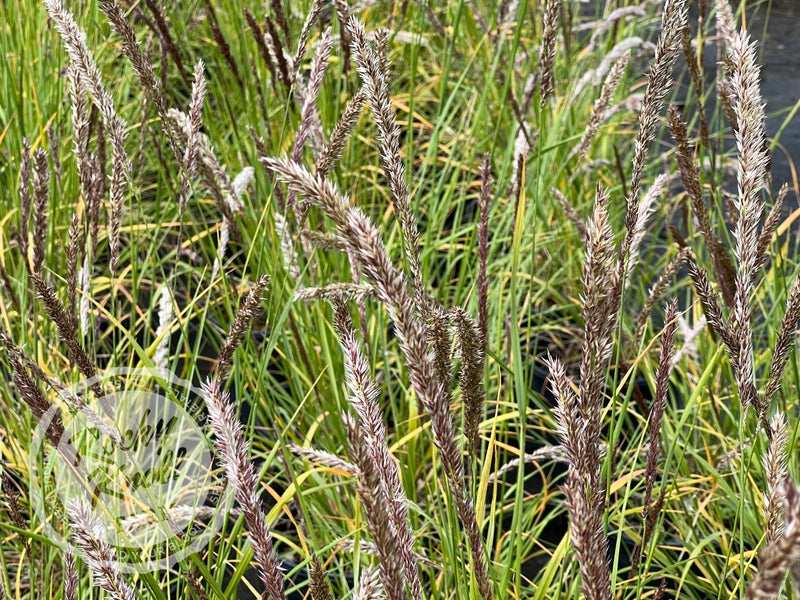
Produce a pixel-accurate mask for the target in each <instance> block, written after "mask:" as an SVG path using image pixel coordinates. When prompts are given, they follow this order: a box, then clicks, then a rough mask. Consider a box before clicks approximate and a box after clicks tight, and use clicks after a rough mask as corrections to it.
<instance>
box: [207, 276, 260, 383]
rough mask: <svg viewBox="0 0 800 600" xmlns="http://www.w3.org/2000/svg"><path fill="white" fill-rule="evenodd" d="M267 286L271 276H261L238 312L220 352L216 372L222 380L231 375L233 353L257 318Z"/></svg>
mask: <svg viewBox="0 0 800 600" xmlns="http://www.w3.org/2000/svg"><path fill="white" fill-rule="evenodd" d="M267 285H269V275H261V276H260V277H259V278H258V279H257V280H256V281H255V283H254V284H253V287H252V288H250V291H249V292H248V293H247V297H246V298H245V299H244V302H243V303H242V305H241V307H239V310H238V311H236V315H235V316H234V318H233V324H232V325H231V328H230V331H229V332H228V337H227V338H226V339H225V343H224V344H223V345H222V348H220V350H219V359H218V361H217V368H216V372H217V377H218V378H219V379H220V380H225V379H227V377H228V374H229V373H230V369H231V364H232V361H233V353H234V352H236V349H237V348H238V347H239V345H240V344H241V343H242V338H243V337H244V333H245V331H246V330H247V328H248V327H249V326H250V323H251V322H252V321H253V318H254V317H255V316H256V313H257V311H258V307H259V305H260V304H261V300H262V296H263V294H264V292H265V291H266V289H267Z"/></svg>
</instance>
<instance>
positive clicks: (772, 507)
mask: <svg viewBox="0 0 800 600" xmlns="http://www.w3.org/2000/svg"><path fill="white" fill-rule="evenodd" d="M770 425H771V427H770V428H771V429H772V439H771V440H770V441H769V449H768V450H767V452H766V454H765V455H764V457H763V459H762V461H763V464H764V471H765V472H766V475H767V490H766V492H765V493H764V523H765V525H766V527H765V528H764V531H765V538H766V543H767V544H771V543H773V542H774V541H776V540H777V539H778V538H779V537H780V536H781V534H782V533H783V528H784V522H783V517H784V514H783V500H784V498H783V493H784V489H785V488H784V485H785V483H786V480H787V479H788V477H789V471H788V467H787V463H788V458H789V457H788V455H787V452H786V444H787V442H788V438H787V431H786V419H785V418H784V416H783V414H781V413H776V414H775V416H774V417H773V418H772V423H771V424H770Z"/></svg>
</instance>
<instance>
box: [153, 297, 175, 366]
mask: <svg viewBox="0 0 800 600" xmlns="http://www.w3.org/2000/svg"><path fill="white" fill-rule="evenodd" d="M172 313H173V310H172V294H171V293H170V290H169V286H168V285H167V284H166V283H163V284H161V286H160V287H159V288H158V329H156V339H158V345H157V346H156V352H155V355H154V356H153V362H154V363H155V365H156V367H158V368H159V369H166V368H167V367H168V366H169V330H170V326H171V325H172Z"/></svg>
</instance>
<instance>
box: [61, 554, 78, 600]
mask: <svg viewBox="0 0 800 600" xmlns="http://www.w3.org/2000/svg"><path fill="white" fill-rule="evenodd" d="M77 598H78V570H77V568H76V567H75V555H74V554H73V553H72V548H67V549H66V550H64V600H77Z"/></svg>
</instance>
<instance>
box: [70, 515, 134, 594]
mask: <svg viewBox="0 0 800 600" xmlns="http://www.w3.org/2000/svg"><path fill="white" fill-rule="evenodd" d="M67 513H68V514H69V519H70V521H71V524H72V537H73V539H74V540H75V545H76V546H77V547H78V548H80V550H81V554H82V558H83V560H84V563H85V564H86V566H87V568H88V569H89V570H90V571H91V572H92V575H93V576H94V581H95V583H96V584H97V586H98V587H100V588H102V589H104V590H105V591H106V592H108V593H109V596H110V597H111V598H113V600H136V592H135V591H134V590H133V588H132V587H131V586H130V585H129V584H128V583H127V582H126V581H125V580H124V579H123V578H122V575H121V573H120V570H119V563H118V562H117V555H116V552H115V551H114V549H113V548H112V547H111V546H110V545H109V544H108V542H107V541H106V531H105V528H104V527H103V524H102V523H101V522H100V521H98V520H97V518H96V517H95V516H94V514H93V513H92V511H91V509H90V508H89V507H88V506H86V505H85V504H84V503H83V502H80V501H77V500H73V501H70V503H69V505H68V506H67Z"/></svg>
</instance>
